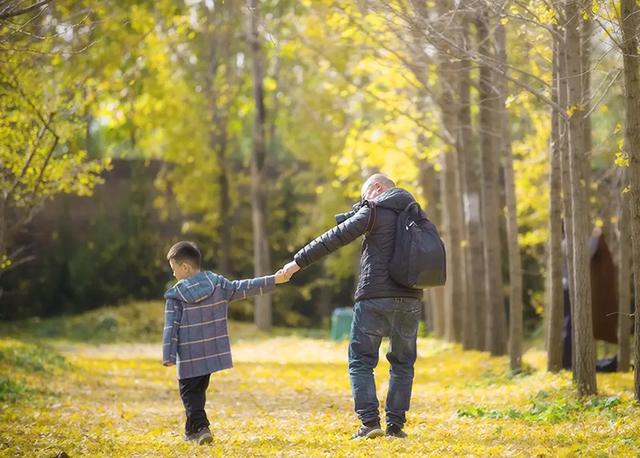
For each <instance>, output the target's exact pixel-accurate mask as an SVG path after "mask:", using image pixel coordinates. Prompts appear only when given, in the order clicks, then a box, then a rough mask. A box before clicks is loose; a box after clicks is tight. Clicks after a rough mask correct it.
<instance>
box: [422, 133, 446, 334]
mask: <svg viewBox="0 0 640 458" xmlns="http://www.w3.org/2000/svg"><path fill="white" fill-rule="evenodd" d="M418 141H419V142H423V141H424V139H422V140H421V137H420V136H418ZM419 167H420V184H421V187H422V195H423V197H424V200H425V201H426V207H425V211H426V212H427V215H429V218H430V219H431V220H432V221H433V222H434V223H436V225H437V226H439V225H440V224H439V223H440V221H439V220H438V218H437V213H436V205H435V202H436V197H435V191H436V188H435V185H434V183H435V182H436V171H435V169H434V168H433V165H431V164H429V163H428V162H426V161H420V164H419ZM442 290H443V288H442V287H439V288H430V289H428V290H427V294H426V295H425V299H426V306H427V307H429V312H427V313H425V315H427V316H428V317H429V318H430V319H429V323H428V326H429V330H430V331H432V332H433V334H434V335H435V336H436V337H444V297H443V295H442Z"/></svg>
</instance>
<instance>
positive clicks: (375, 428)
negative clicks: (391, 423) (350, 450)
mask: <svg viewBox="0 0 640 458" xmlns="http://www.w3.org/2000/svg"><path fill="white" fill-rule="evenodd" d="M380 436H384V431H382V429H381V428H380V425H372V426H367V425H362V426H360V428H359V429H358V431H356V433H355V434H354V435H353V436H351V439H374V438H376V437H380Z"/></svg>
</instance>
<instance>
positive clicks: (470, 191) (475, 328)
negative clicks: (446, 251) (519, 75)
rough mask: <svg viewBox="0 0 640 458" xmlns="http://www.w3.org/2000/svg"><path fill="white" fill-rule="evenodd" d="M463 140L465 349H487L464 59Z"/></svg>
mask: <svg viewBox="0 0 640 458" xmlns="http://www.w3.org/2000/svg"><path fill="white" fill-rule="evenodd" d="M462 33H463V40H462V42H463V43H469V40H470V37H469V22H468V20H467V19H466V18H463V20H462ZM459 75H460V86H459V94H460V105H459V112H458V118H459V124H460V139H459V144H458V149H459V154H460V158H461V162H462V165H463V166H462V167H461V169H462V173H463V178H464V183H465V186H464V190H463V203H464V228H465V240H466V241H467V247H466V249H465V265H466V267H467V275H466V279H467V283H466V286H467V301H466V304H467V310H466V311H465V312H464V316H463V329H464V338H463V341H462V343H463V345H464V347H465V348H474V349H477V350H480V349H482V348H484V337H485V330H486V314H487V298H486V287H485V282H484V272H483V271H484V253H483V251H482V250H483V245H482V223H481V221H480V176H479V174H478V172H479V170H480V167H479V162H478V150H477V148H476V147H475V142H474V138H473V126H472V122H471V93H470V92H471V62H470V61H469V59H468V58H463V59H462V60H461V62H460V70H459Z"/></svg>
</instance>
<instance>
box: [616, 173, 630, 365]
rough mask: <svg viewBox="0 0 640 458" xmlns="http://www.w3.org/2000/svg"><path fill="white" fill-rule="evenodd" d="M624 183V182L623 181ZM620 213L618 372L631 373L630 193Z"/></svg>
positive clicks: (625, 195)
mask: <svg viewBox="0 0 640 458" xmlns="http://www.w3.org/2000/svg"><path fill="white" fill-rule="evenodd" d="M623 183H624V181H623ZM618 200H619V202H620V212H619V216H618V234H619V236H618V238H619V241H618V253H619V254H618V371H619V372H628V371H629V360H630V352H629V350H630V346H629V340H630V339H629V324H630V323H629V313H630V311H631V310H630V307H629V304H630V303H631V276H630V274H629V273H630V272H631V269H632V268H633V267H632V266H631V252H630V251H629V246H631V244H632V242H631V232H630V223H631V222H630V218H629V193H627V192H623V193H621V194H620V197H619V199H618Z"/></svg>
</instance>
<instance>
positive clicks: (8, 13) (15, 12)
mask: <svg viewBox="0 0 640 458" xmlns="http://www.w3.org/2000/svg"><path fill="white" fill-rule="evenodd" d="M52 1H53V0H41V1H39V2H36V3H34V4H33V5H30V6H27V7H25V8H21V9H16V8H17V7H18V4H13V5H11V4H10V5H9V6H7V7H6V8H5V9H4V10H3V11H2V12H0V21H4V20H6V19H9V18H12V17H16V16H22V15H23V14H27V13H31V12H32V11H35V10H37V9H39V8H41V7H43V6H46V5H48V4H49V3H51V2H52Z"/></svg>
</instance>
